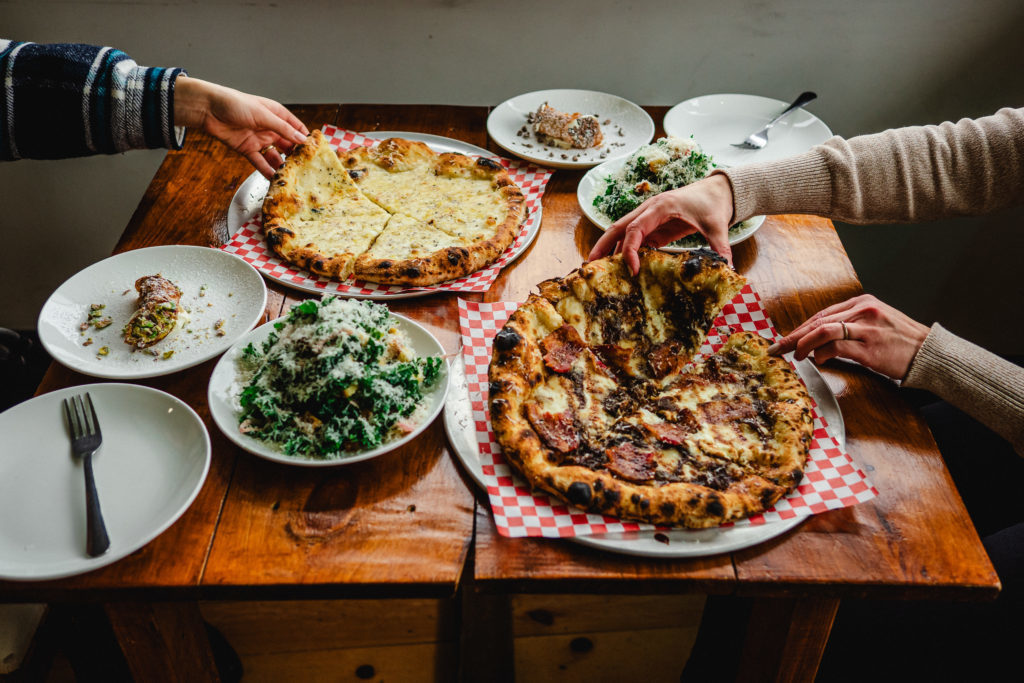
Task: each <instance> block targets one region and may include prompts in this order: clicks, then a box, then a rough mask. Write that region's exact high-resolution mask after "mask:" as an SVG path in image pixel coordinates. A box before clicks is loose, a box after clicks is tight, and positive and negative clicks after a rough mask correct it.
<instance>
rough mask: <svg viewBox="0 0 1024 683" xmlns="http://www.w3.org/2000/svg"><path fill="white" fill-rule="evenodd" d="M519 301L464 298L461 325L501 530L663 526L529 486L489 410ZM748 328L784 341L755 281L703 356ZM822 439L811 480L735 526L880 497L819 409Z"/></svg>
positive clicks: (568, 532) (545, 532) (719, 323)
mask: <svg viewBox="0 0 1024 683" xmlns="http://www.w3.org/2000/svg"><path fill="white" fill-rule="evenodd" d="M517 308H519V304H518V303H515V302H509V301H498V302H494V303H477V302H474V301H466V300H464V299H459V324H460V326H461V328H462V357H463V360H464V361H465V364H466V381H467V384H468V388H469V397H470V403H471V404H472V408H473V421H474V423H475V425H476V436H477V443H478V445H479V449H480V461H481V465H482V467H483V473H484V479H485V480H486V482H487V495H488V497H489V498H490V502H491V510H492V512H493V513H494V521H495V524H496V525H497V527H498V531H499V532H500V533H501V534H502V535H503V536H548V537H553V538H559V537H566V536H585V535H589V534H603V533H609V532H618V531H642V530H652V529H655V527H654V526H652V525H650V524H641V523H638V522H627V521H622V520H619V519H616V518H614V517H608V516H604V515H595V514H588V513H586V512H583V511H582V510H579V509H578V508H575V507H570V506H568V505H566V504H565V503H563V502H561V501H557V500H552V499H551V498H550V497H548V495H547V494H544V493H534V492H532V491H531V490H530V487H529V485H528V484H527V483H526V482H525V481H524V480H523V479H522V478H521V477H520V476H519V475H518V474H517V473H515V472H513V470H512V469H511V468H510V467H509V465H508V463H506V462H505V460H504V458H502V455H501V447H500V446H498V442H497V441H496V440H495V438H494V432H493V431H491V423H490V416H489V414H488V410H487V390H488V382H487V366H488V364H489V363H490V362H491V342H492V341H493V339H494V335H495V334H496V333H497V331H498V330H500V329H501V328H502V326H504V324H505V321H506V320H508V318H509V316H510V315H512V313H514V312H515V310H516V309H517ZM741 330H742V331H747V332H754V333H757V334H760V335H761V336H763V337H766V338H768V339H770V340H772V341H776V340H777V339H779V338H780V337H779V334H778V333H777V332H776V331H775V327H774V326H773V325H772V322H771V320H770V319H769V318H768V316H767V315H765V313H764V309H762V308H761V300H760V297H758V295H757V293H756V292H755V291H754V290H753V288H752V287H750V285H747V286H745V287H744V288H743V291H741V292H740V293H739V294H738V295H737V296H736V298H734V299H733V300H732V301H731V302H730V303H729V304H727V305H726V306H725V308H723V309H722V313H721V315H719V316H718V318H716V319H715V321H714V323H713V325H712V329H711V332H710V333H709V334H708V337H707V340H706V341H705V342H704V345H703V346H702V347H701V349H700V351H699V353H698V355H699V356H703V355H708V354H710V353H713V352H714V351H717V350H718V349H719V348H720V347H721V346H722V344H723V343H725V340H726V339H727V338H728V336H729V335H730V334H731V333H732V332H738V331H741ZM813 414H814V436H813V438H812V439H811V448H810V453H809V458H808V463H807V467H806V468H805V469H804V479H803V481H802V482H801V483H800V486H798V487H797V489H796V490H795V491H793V493H791V494H790V495H789V496H787V497H786V498H784V499H783V500H780V501H779V502H778V503H777V504H776V505H775V507H773V508H772V509H771V510H768V511H766V512H764V513H762V514H759V515H756V516H754V517H750V518H749V519H745V520H741V521H739V522H732V523H730V524H729V525H726V526H730V525H732V524H735V525H747V524H764V523H765V522H770V521H776V520H784V519H792V518H794V517H803V516H807V515H813V514H816V513H819V512H824V511H825V510H832V509H835V508H842V507H847V506H850V505H856V504H857V503H862V502H864V501H866V500H870V499H871V498H874V497H875V496H876V495H878V491H877V490H876V489H875V488H874V487H873V486H872V485H871V483H870V482H869V481H868V479H867V477H866V476H865V474H864V473H863V472H862V471H861V470H859V469H858V468H857V467H856V466H855V465H854V464H853V461H852V460H851V459H850V456H849V455H848V454H847V453H846V452H844V451H843V450H842V449H841V448H840V447H839V442H838V440H837V439H836V437H835V434H834V432H833V430H832V429H831V428H830V427H829V425H828V424H827V423H826V422H825V419H824V418H823V417H822V415H821V414H820V412H819V411H818V409H817V405H815V406H814V411H813Z"/></svg>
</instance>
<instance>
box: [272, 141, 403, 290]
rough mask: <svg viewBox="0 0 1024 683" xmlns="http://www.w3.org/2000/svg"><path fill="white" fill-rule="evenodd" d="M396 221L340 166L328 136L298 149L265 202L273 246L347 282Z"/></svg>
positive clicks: (295, 260)
mask: <svg viewBox="0 0 1024 683" xmlns="http://www.w3.org/2000/svg"><path fill="white" fill-rule="evenodd" d="M389 218H390V216H389V215H388V213H387V212H386V211H384V210H383V209H382V208H380V207H379V206H377V205H376V204H374V203H373V202H372V201H370V200H369V199H367V198H366V197H365V196H364V195H363V193H362V192H360V191H359V189H358V188H357V187H356V186H355V183H353V182H352V179H351V178H350V177H349V175H348V173H347V172H346V171H345V169H343V168H342V166H341V164H340V163H339V162H338V157H337V155H336V154H335V152H334V149H333V148H332V147H331V146H330V144H329V143H328V142H327V139H326V138H325V137H324V135H323V133H321V132H320V131H319V130H316V131H313V133H312V135H310V137H309V139H308V141H307V142H305V143H304V144H302V145H299V146H298V147H296V148H295V149H294V150H293V151H292V153H291V154H290V155H288V159H287V160H286V161H285V163H284V165H283V166H282V167H281V168H280V169H279V170H278V172H277V175H275V176H274V180H273V182H271V185H270V189H269V190H268V191H267V197H266V199H265V200H264V202H263V232H264V234H265V235H266V240H267V245H268V246H269V247H270V249H271V250H273V251H274V253H276V254H277V255H278V256H280V257H281V258H282V259H284V260H285V261H288V262H289V263H293V264H295V265H298V266H299V267H302V268H305V269H307V270H310V271H312V272H314V273H316V274H318V275H323V276H325V277H333V278H337V279H344V278H346V277H348V276H349V275H350V274H351V272H352V269H353V267H354V264H355V259H356V257H357V256H358V255H359V254H361V253H363V252H364V251H366V250H367V249H369V247H370V245H371V244H373V241H374V240H375V239H376V237H377V235H379V234H380V233H381V231H383V230H384V226H385V225H386V224H387V222H388V219H389Z"/></svg>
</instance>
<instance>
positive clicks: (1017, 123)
mask: <svg viewBox="0 0 1024 683" xmlns="http://www.w3.org/2000/svg"><path fill="white" fill-rule="evenodd" d="M723 173H724V174H725V175H727V176H728V177H729V180H730V183H731V184H732V187H733V194H734V211H735V215H734V220H736V221H738V220H743V219H746V218H749V217H750V216H753V215H757V214H762V213H767V214H777V213H806V214H814V215H820V216H826V217H828V218H835V219H838V220H843V221H846V222H850V223H872V222H889V223H898V222H913V221H926V220H934V219H937V218H943V217H948V216H958V215H970V214H977V213H987V212H990V211H996V210H998V209H1001V208H1005V207H1007V206H1011V205H1014V204H1019V203H1021V202H1024V109H1002V110H1000V111H999V112H997V113H996V114H994V115H992V116H987V117H984V118H981V119H977V120H970V119H963V120H961V121H959V122H958V123H955V124H954V123H948V122H947V123H943V124H941V125H938V126H914V127H909V128H901V129H897V130H888V131H885V132H883V133H878V134H876V135H864V136H859V137H855V138H851V139H849V140H844V139H842V138H838V137H835V138H832V139H830V140H828V141H826V142H825V143H824V144H822V145H818V146H817V147H814V148H813V149H811V150H810V151H808V152H806V153H804V154H801V155H798V156H795V157H791V158H788V159H783V160H779V161H774V162H765V163H759V164H750V165H747V166H739V167H736V168H733V169H728V170H725V171H723Z"/></svg>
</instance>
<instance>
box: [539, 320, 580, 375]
mask: <svg viewBox="0 0 1024 683" xmlns="http://www.w3.org/2000/svg"><path fill="white" fill-rule="evenodd" d="M540 346H541V348H542V349H543V350H544V364H545V365H547V366H548V367H549V368H551V369H552V370H554V371H555V372H569V370H570V369H571V368H572V364H573V361H575V360H576V357H577V356H579V355H580V353H581V352H582V351H583V349H585V348H587V345H586V344H585V343H583V340H582V339H580V335H579V332H577V331H576V328H575V327H573V326H572V325H569V324H565V325H562V326H561V327H559V328H558V329H556V330H555V331H554V332H552V333H551V334H549V335H548V336H546V337H544V339H542V340H541V342H540Z"/></svg>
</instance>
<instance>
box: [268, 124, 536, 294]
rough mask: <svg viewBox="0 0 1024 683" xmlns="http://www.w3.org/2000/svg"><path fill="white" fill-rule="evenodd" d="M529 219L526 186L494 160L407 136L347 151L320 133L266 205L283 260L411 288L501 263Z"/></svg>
mask: <svg viewBox="0 0 1024 683" xmlns="http://www.w3.org/2000/svg"><path fill="white" fill-rule="evenodd" d="M339 156H340V159H339ZM525 217H526V206H525V199H524V197H523V193H522V191H521V190H520V189H519V187H518V186H516V185H515V183H513V182H512V180H511V178H510V177H509V175H508V172H507V171H506V170H505V169H504V168H503V167H502V166H501V165H500V164H497V163H495V162H493V161H491V160H490V159H484V158H481V159H476V160H474V159H471V158H470V157H467V156H465V155H462V154H450V153H448V154H438V153H436V152H434V151H433V150H431V149H430V148H429V147H428V146H427V145H425V144H423V143H421V142H415V141H411V140H403V139H400V138H390V139H387V140H383V141H381V142H380V143H378V144H377V145H375V146H373V147H360V148H357V149H355V150H352V151H349V152H344V153H341V154H340V155H339V154H337V153H335V152H334V150H333V149H332V148H331V147H330V145H329V144H328V142H327V140H326V138H325V137H324V136H323V134H322V133H321V132H320V131H314V133H313V134H312V135H311V136H310V139H309V141H308V142H307V143H306V144H303V145H300V146H299V147H298V148H296V150H294V151H293V153H292V154H291V155H290V156H289V158H288V160H287V161H286V162H285V164H284V166H282V168H281V169H280V170H279V171H278V173H277V175H276V176H275V177H274V180H273V181H272V182H271V188H270V191H269V192H268V194H267V198H266V200H265V201H264V206H263V220H264V230H265V233H266V237H267V244H268V245H269V246H270V248H271V249H272V250H273V251H274V252H275V253H276V254H278V255H279V256H281V258H283V259H284V260H286V261H288V262H290V263H293V264H295V265H298V266H299V267H301V268H305V269H307V270H310V271H312V272H314V273H317V274H319V275H324V276H327V277H332V278H335V279H345V278H347V277H349V276H354V277H356V278H359V279H362V280H368V281H371V282H379V283H382V284H397V285H412V286H422V285H429V284H435V283H438V282H444V281H446V280H451V279H454V278H457V277H462V276H464V275H468V274H469V273H473V272H476V271H478V270H480V269H482V268H484V267H486V266H487V265H489V264H491V263H493V262H494V261H496V260H497V259H498V257H499V256H500V255H501V254H502V253H503V252H504V251H505V249H507V248H508V246H509V245H511V244H512V242H513V241H514V240H515V238H516V235H517V234H518V232H519V229H520V227H521V225H522V222H523V220H524V219H525Z"/></svg>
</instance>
